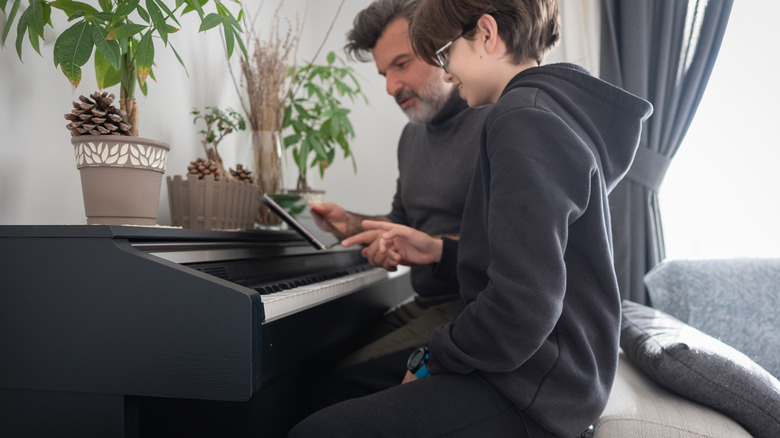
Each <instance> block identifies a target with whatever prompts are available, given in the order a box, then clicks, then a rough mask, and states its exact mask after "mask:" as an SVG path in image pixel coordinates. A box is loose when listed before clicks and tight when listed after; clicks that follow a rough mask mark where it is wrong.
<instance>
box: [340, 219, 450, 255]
mask: <svg viewBox="0 0 780 438" xmlns="http://www.w3.org/2000/svg"><path fill="white" fill-rule="evenodd" d="M363 228H366V229H376V230H382V231H385V233H384V234H382V236H381V239H380V240H379V253H380V254H387V256H388V257H389V260H390V262H391V263H394V264H397V265H405V266H412V265H427V264H431V263H437V262H438V261H439V260H440V259H441V252H442V241H441V239H437V238H435V237H431V236H429V235H427V234H425V233H423V232H422V231H417V230H415V229H413V228H410V227H406V226H403V225H398V224H393V223H390V222H381V221H369V220H367V221H363ZM353 243H354V242H352V241H351V239H346V240H345V241H344V242H342V245H344V246H349V245H352V244H353ZM385 263H387V262H385Z"/></svg>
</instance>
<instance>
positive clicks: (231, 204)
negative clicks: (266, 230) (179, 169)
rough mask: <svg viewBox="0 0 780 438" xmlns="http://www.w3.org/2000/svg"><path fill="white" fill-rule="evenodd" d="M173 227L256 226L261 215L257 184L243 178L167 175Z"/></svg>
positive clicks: (247, 227) (222, 228) (233, 228)
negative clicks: (241, 179) (258, 209)
mask: <svg viewBox="0 0 780 438" xmlns="http://www.w3.org/2000/svg"><path fill="white" fill-rule="evenodd" d="M166 181H167V183H168V201H169V204H170V207H171V222H172V224H173V226H176V227H183V228H194V229H200V230H241V229H252V228H253V227H254V224H255V216H256V215H257V186H255V185H254V184H250V183H247V182H243V181H232V180H227V179H224V178H223V179H221V180H219V181H215V180H214V176H213V175H208V176H206V177H204V178H203V179H198V178H197V176H193V177H191V178H190V177H189V176H187V179H186V180H185V179H183V178H182V177H181V175H176V176H174V177H170V176H169V177H167V178H166Z"/></svg>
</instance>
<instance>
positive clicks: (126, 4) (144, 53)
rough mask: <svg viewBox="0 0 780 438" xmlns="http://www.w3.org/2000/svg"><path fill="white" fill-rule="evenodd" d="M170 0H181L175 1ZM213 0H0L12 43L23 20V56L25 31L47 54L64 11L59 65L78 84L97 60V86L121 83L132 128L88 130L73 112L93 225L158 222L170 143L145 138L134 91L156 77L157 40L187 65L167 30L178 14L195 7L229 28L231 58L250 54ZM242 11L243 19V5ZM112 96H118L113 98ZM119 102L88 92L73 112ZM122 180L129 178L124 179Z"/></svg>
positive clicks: (205, 23)
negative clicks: (48, 39) (209, 7)
mask: <svg viewBox="0 0 780 438" xmlns="http://www.w3.org/2000/svg"><path fill="white" fill-rule="evenodd" d="M170 3H174V5H173V7H171V6H169V4H170ZM207 3H209V0H205V1H204V0H175V2H171V1H169V0H147V1H146V2H145V3H144V5H141V2H140V0H97V1H95V2H94V4H93V5H90V4H88V3H87V2H85V1H73V0H54V1H47V0H30V1H29V6H28V7H27V8H26V9H24V10H23V11H20V4H21V0H0V10H2V12H3V13H4V14H6V15H7V20H6V24H5V27H4V28H3V33H2V40H1V41H2V43H3V45H5V42H6V40H7V37H8V35H9V33H10V30H11V29H12V28H13V27H14V23H16V26H15V27H16V51H17V53H18V55H19V59H20V60H21V59H22V47H23V45H24V40H25V37H27V39H28V40H29V43H30V45H31V46H32V47H33V49H34V50H35V51H36V52H38V53H39V54H41V51H40V41H42V40H43V37H44V30H45V27H46V26H47V25H48V26H50V27H53V24H52V20H51V18H52V13H53V11H55V10H58V11H60V12H62V13H63V14H65V16H66V17H67V19H68V22H69V27H68V28H67V29H65V30H64V31H63V32H62V33H61V34H60V35H59V36H58V38H57V40H56V41H55V43H54V51H53V58H54V59H53V61H54V65H55V66H56V67H59V68H60V69H61V70H62V72H63V74H64V75H65V77H66V78H67V79H68V80H69V81H70V83H71V84H72V85H73V86H74V87H77V86H78V85H79V83H80V81H81V77H82V67H83V66H85V65H86V64H87V63H88V62H89V61H90V59H92V60H93V64H94V69H95V77H96V79H97V84H98V87H100V88H101V89H105V88H107V87H111V86H113V85H117V84H119V85H120V98H119V102H120V111H117V112H115V113H111V114H114V116H119V117H121V119H122V123H123V124H124V125H126V126H128V127H129V128H128V129H127V131H126V132H123V131H121V130H119V132H117V130H114V131H112V130H111V129H110V127H107V126H105V125H102V127H103V130H105V131H108V132H103V130H101V129H90V128H91V126H90V127H87V128H86V129H85V130H84V132H82V129H84V127H83V126H77V127H75V129H74V127H73V123H74V122H76V123H79V122H78V121H76V120H72V118H73V115H72V114H73V113H71V114H69V115H66V118H69V121H70V123H68V127H69V129H71V133H72V135H73V139H72V141H71V142H72V144H73V145H74V147H75V149H76V158H77V166H78V167H79V170H80V173H81V178H82V189H83V191H84V207H85V210H86V214H87V223H88V224H95V223H103V224H134V225H154V224H155V223H156V220H157V205H158V203H159V195H160V184H161V180H162V174H163V173H164V171H165V165H166V162H167V152H168V150H169V149H170V147H169V146H168V145H167V144H165V143H162V142H158V141H154V140H149V139H144V138H141V137H138V109H137V106H136V100H135V90H136V88H138V89H140V90H141V92H142V93H144V94H146V93H147V91H148V83H147V78H149V77H152V78H154V71H153V67H154V65H155V64H154V59H155V44H154V39H156V38H159V39H160V40H161V41H162V42H163V44H164V45H165V46H166V47H170V49H171V51H172V52H173V53H174V55H175V56H176V57H177V59H178V60H179V62H180V63H181V64H182V65H184V64H183V61H182V59H181V57H180V56H179V54H178V53H177V52H176V49H175V48H174V47H173V45H172V44H171V42H170V41H169V40H168V36H169V35H170V34H172V33H175V32H177V31H178V30H179V27H181V25H180V23H179V21H178V19H177V15H179V16H182V15H183V14H186V13H189V12H191V11H195V12H196V13H197V14H198V16H199V17H200V19H201V24H200V29H199V31H206V30H209V29H212V28H214V27H218V26H219V27H221V28H222V30H223V32H224V35H225V44H226V48H227V52H228V56H230V55H231V54H232V52H233V49H234V47H235V45H236V43H237V44H238V45H239V47H240V49H241V51H242V52H244V53H246V50H245V48H244V45H243V42H242V40H241V38H240V37H239V34H240V32H241V31H242V29H241V26H240V25H239V23H238V21H237V19H236V18H235V17H234V16H233V15H232V14H231V13H230V11H229V9H228V8H227V7H226V6H225V5H224V4H223V2H221V1H219V0H214V1H213V2H211V4H213V5H214V6H215V11H216V12H212V13H209V14H206V13H205V11H204V7H205V6H206V4H207ZM144 6H145V7H144ZM238 17H239V19H240V17H241V12H240V11H239V14H238ZM95 96H97V97H95ZM109 98H110V100H111V102H108V100H109ZM96 99H97V100H96ZM113 100H114V97H113V96H112V95H111V96H110V95H108V94H105V95H104V94H102V93H97V94H93V95H92V96H90V97H86V96H82V97H81V98H80V102H74V110H78V111H93V108H95V107H96V106H98V105H102V106H104V107H105V108H109V107H111V106H112V104H113ZM98 101H99V102H98ZM100 113H102V110H99V113H98V114H94V113H93V114H85V113H81V114H78V115H77V116H76V117H79V118H80V117H82V116H83V117H89V122H88V123H87V124H88V125H95V126H97V125H101V124H103V123H106V122H95V121H94V120H92V119H93V118H97V119H98V120H100V119H102V118H103V117H101V116H100V115H99V114H100ZM90 116H91V117H90ZM85 121H86V120H85ZM115 123H118V122H115ZM112 125H113V123H112ZM113 126H116V125H113ZM110 134H127V135H110ZM151 164H154V165H151ZM104 178H107V180H104ZM119 178H127V179H126V180H125V181H121V180H119ZM135 207H138V208H139V209H140V210H136V209H135Z"/></svg>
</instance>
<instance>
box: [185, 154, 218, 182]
mask: <svg viewBox="0 0 780 438" xmlns="http://www.w3.org/2000/svg"><path fill="white" fill-rule="evenodd" d="M187 173H188V174H190V175H197V176H198V179H203V177H204V176H206V175H214V179H215V180H216V181H219V179H220V178H221V177H222V175H220V174H219V167H217V163H216V162H215V161H214V160H207V159H205V158H198V159H197V160H195V161H190V165H189V166H187Z"/></svg>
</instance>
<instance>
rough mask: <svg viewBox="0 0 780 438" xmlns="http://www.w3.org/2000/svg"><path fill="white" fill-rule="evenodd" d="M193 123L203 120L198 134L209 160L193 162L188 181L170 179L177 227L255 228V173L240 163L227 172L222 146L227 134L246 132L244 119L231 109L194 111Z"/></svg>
mask: <svg viewBox="0 0 780 438" xmlns="http://www.w3.org/2000/svg"><path fill="white" fill-rule="evenodd" d="M192 115H194V116H195V118H194V120H193V122H194V123H198V121H202V122H203V123H204V124H205V129H202V130H200V131H199V132H198V133H199V134H200V135H201V136H202V138H201V144H202V145H203V150H204V152H205V154H206V158H198V159H197V160H195V161H193V162H191V163H190V165H189V167H188V169H187V170H188V174H187V179H186V180H185V179H183V178H182V177H181V175H176V176H174V177H170V176H169V177H168V178H167V179H166V181H167V184H168V200H169V203H170V208H171V221H172V222H173V225H174V226H181V227H184V228H197V229H222V230H226V229H246V228H252V227H253V225H254V221H255V215H256V212H257V196H256V193H255V190H254V177H253V176H252V172H251V171H250V170H248V169H246V168H244V166H242V165H241V164H237V165H236V169H235V170H233V169H230V171H229V172H228V171H225V166H224V163H223V160H222V156H221V155H220V154H219V149H218V147H219V144H220V142H221V141H222V140H223V139H224V138H225V136H226V135H228V134H231V133H233V132H236V131H243V130H244V129H246V121H245V120H244V117H243V116H242V115H241V114H239V113H237V112H235V111H233V110H232V109H226V110H220V109H219V108H217V107H206V109H205V110H204V111H199V110H198V109H194V110H193V111H192Z"/></svg>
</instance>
